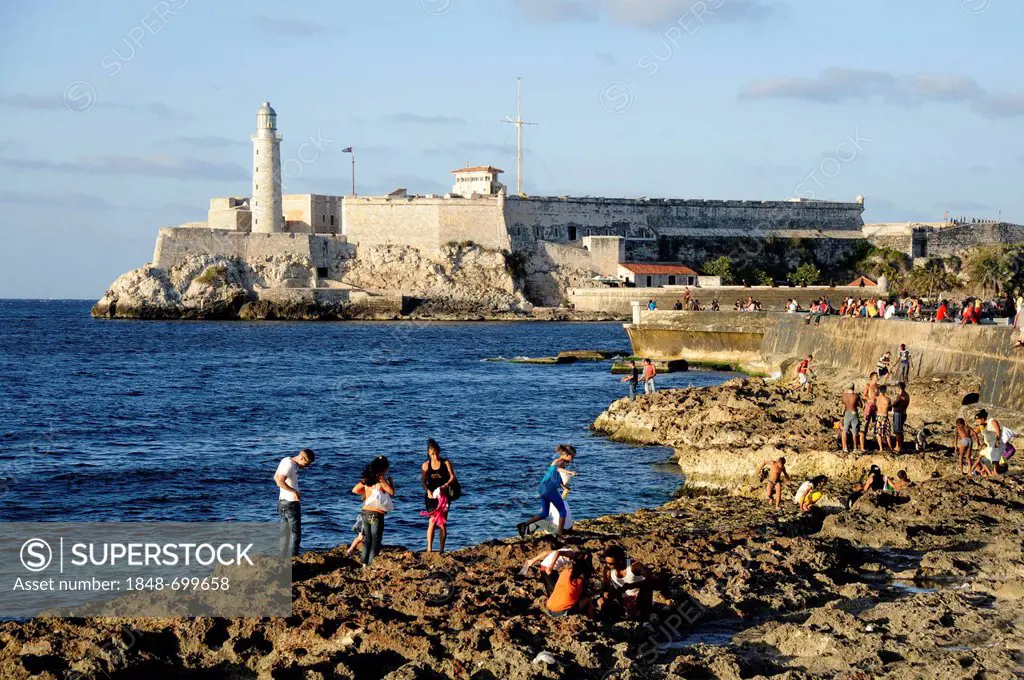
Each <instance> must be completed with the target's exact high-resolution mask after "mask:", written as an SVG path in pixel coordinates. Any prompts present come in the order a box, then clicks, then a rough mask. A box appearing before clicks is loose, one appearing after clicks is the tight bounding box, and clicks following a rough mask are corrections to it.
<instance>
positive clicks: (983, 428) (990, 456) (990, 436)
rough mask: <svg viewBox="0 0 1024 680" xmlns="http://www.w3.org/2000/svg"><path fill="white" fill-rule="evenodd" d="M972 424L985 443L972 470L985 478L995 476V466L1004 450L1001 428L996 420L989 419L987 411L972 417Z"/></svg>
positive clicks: (1000, 460)
mask: <svg viewBox="0 0 1024 680" xmlns="http://www.w3.org/2000/svg"><path fill="white" fill-rule="evenodd" d="M974 422H975V423H976V424H977V432H978V434H979V435H980V436H981V437H982V438H983V439H984V441H985V448H984V449H982V451H981V455H979V456H978V461H977V462H976V463H975V464H974V468H973V470H977V471H978V472H980V473H981V474H982V475H986V476H989V475H995V474H997V472H996V466H997V465H998V464H999V463H1001V462H1002V460H1003V452H1004V451H1005V450H1006V449H1005V444H1003V428H1002V426H1001V425H1000V424H999V421H998V420H996V419H995V418H989V417H988V411H986V410H984V409H982V410H981V411H978V412H977V413H976V414H975V415H974ZM973 470H972V471H973Z"/></svg>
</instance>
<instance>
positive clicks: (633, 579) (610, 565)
mask: <svg viewBox="0 0 1024 680" xmlns="http://www.w3.org/2000/svg"><path fill="white" fill-rule="evenodd" d="M601 561H602V562H603V564H604V576H603V579H602V584H601V597H600V598H599V599H598V601H597V602H598V609H599V610H600V612H601V615H602V616H603V617H605V618H607V619H611V620H617V619H629V620H632V621H647V620H649V619H650V618H651V610H652V608H653V600H654V585H655V582H654V577H653V575H652V574H651V571H650V569H648V568H647V567H645V566H644V565H642V564H640V563H639V562H634V561H633V560H631V559H629V558H627V557H626V551H625V549H624V548H623V547H622V546H619V545H612V546H609V547H608V548H606V549H605V551H604V552H603V553H602V554H601Z"/></svg>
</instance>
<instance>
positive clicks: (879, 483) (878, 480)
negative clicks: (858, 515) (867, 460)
mask: <svg viewBox="0 0 1024 680" xmlns="http://www.w3.org/2000/svg"><path fill="white" fill-rule="evenodd" d="M884 488H885V475H883V474H882V468H880V467H878V466H877V465H872V466H871V468H870V469H869V470H868V473H867V475H865V477H864V481H863V482H861V483H860V484H854V485H853V493H852V494H850V497H849V498H847V499H846V509H847V510H849V509H850V508H852V507H853V504H854V503H856V502H857V501H858V500H860V498H861V496H863V495H864V494H866V493H867V492H868V491H881V490H883V489H884Z"/></svg>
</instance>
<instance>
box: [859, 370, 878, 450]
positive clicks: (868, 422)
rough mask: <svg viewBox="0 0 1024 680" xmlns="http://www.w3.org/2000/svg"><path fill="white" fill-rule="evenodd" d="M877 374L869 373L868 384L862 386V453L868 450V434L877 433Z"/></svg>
mask: <svg viewBox="0 0 1024 680" xmlns="http://www.w3.org/2000/svg"><path fill="white" fill-rule="evenodd" d="M878 387H879V385H878V373H871V375H869V376H868V384H867V385H865V386H864V395H863V396H864V404H865V406H864V429H863V430H862V431H861V433H860V450H861V453H864V452H866V451H867V450H868V441H867V439H868V433H869V432H872V431H873V432H874V433H875V434H877V433H878V404H877V403H875V400H876V399H877V398H878Z"/></svg>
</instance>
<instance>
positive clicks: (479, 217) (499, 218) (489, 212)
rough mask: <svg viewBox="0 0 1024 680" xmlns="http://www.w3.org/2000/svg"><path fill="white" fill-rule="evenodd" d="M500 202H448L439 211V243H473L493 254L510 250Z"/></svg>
mask: <svg viewBox="0 0 1024 680" xmlns="http://www.w3.org/2000/svg"><path fill="white" fill-rule="evenodd" d="M500 203H501V199H497V198H477V199H468V200H459V199H449V200H446V201H444V202H443V203H442V205H441V206H440V208H439V209H438V222H439V224H438V243H439V245H444V244H446V243H450V242H452V241H455V242H457V243H463V242H465V241H473V242H474V243H476V244H477V245H479V246H482V247H484V248H490V249H492V250H511V249H512V242H511V240H510V239H509V236H508V229H507V228H506V227H505V218H504V215H503V213H502V210H501V205H500Z"/></svg>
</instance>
